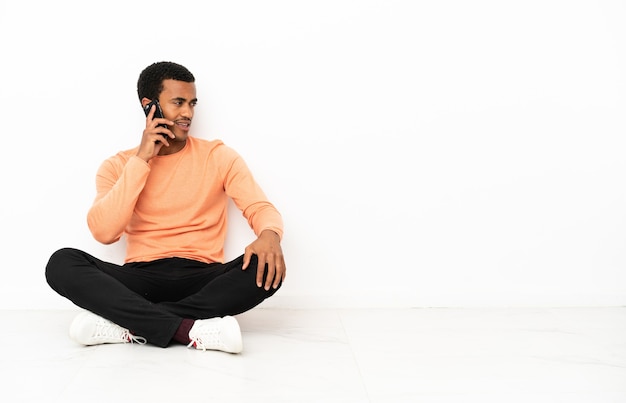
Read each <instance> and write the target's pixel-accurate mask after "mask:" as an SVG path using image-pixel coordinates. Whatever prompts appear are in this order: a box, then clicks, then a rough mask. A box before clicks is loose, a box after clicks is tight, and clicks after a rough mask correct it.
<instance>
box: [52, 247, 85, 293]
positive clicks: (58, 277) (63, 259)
mask: <svg viewBox="0 0 626 403" xmlns="http://www.w3.org/2000/svg"><path fill="white" fill-rule="evenodd" d="M78 255H79V251H78V250H76V249H73V248H62V249H59V250H57V251H56V252H54V253H53V254H52V255H51V256H50V259H48V264H46V281H47V282H48V284H50V285H52V284H53V283H56V282H59V281H62V279H63V278H64V277H66V276H67V272H68V269H69V268H71V267H72V264H71V262H72V261H73V260H75V259H76V256H78Z"/></svg>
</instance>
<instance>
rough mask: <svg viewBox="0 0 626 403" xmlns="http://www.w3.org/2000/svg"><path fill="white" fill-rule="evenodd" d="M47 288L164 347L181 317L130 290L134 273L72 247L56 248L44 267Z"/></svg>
mask: <svg viewBox="0 0 626 403" xmlns="http://www.w3.org/2000/svg"><path fill="white" fill-rule="evenodd" d="M46 280H47V282H48V284H49V285H50V287H52V289H53V290H55V291H56V292H57V293H59V294H60V295H62V296H63V297H65V298H67V299H69V300H70V301H72V302H73V303H74V304H76V305H77V306H79V307H81V308H84V309H86V310H88V311H91V312H93V313H95V314H97V315H100V316H102V317H103V318H106V319H109V320H111V321H113V322H114V323H116V324H118V325H120V326H122V327H124V328H126V329H129V330H130V331H131V332H133V333H135V334H136V335H138V336H142V337H145V338H146V339H147V340H148V342H150V343H151V344H154V345H157V346H160V347H165V346H167V345H168V344H169V342H170V340H171V338H172V336H173V334H174V333H175V332H176V329H177V328H178V326H179V325H180V322H181V320H182V318H181V317H180V316H177V315H175V314H174V313H172V312H169V311H168V310H166V309H164V308H163V307H161V306H158V305H157V304H153V303H152V302H150V301H148V300H146V299H145V298H143V297H142V296H140V295H138V294H137V293H135V292H133V291H131V290H130V289H129V288H128V287H127V286H126V285H125V283H127V282H131V283H132V282H133V281H141V279H138V278H136V277H134V276H133V272H132V271H129V270H126V269H124V268H122V267H121V266H119V265H116V264H113V263H108V262H104V261H102V260H99V259H97V258H95V257H93V256H91V255H90V254H88V253H86V252H83V251H80V250H77V249H72V248H64V249H60V250H58V251H56V252H55V253H54V254H53V255H52V256H51V257H50V260H49V261H48V264H47V266H46Z"/></svg>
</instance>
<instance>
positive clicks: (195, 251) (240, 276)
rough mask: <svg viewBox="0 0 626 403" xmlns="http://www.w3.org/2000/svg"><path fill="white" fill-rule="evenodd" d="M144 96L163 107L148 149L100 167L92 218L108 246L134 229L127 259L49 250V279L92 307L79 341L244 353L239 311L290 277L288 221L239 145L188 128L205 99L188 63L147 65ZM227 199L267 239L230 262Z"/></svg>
mask: <svg viewBox="0 0 626 403" xmlns="http://www.w3.org/2000/svg"><path fill="white" fill-rule="evenodd" d="M137 93H138V96H139V100H140V102H141V104H142V106H143V107H146V106H147V105H149V104H150V103H151V101H154V100H158V104H157V105H152V106H151V107H150V109H149V110H148V113H147V117H146V128H145V130H144V131H143V135H142V138H141V142H140V144H139V146H138V147H136V148H133V149H131V150H126V151H122V152H119V153H118V154H117V155H115V156H113V157H111V158H109V159H107V160H105V161H104V162H103V163H102V165H101V166H100V168H99V170H98V173H97V176H96V188H97V195H96V198H95V201H94V203H93V205H92V207H91V208H90V210H89V212H88V215H87V223H88V225H89V229H90V230H91V232H92V234H93V236H94V238H95V239H96V240H98V241H99V242H102V243H104V244H111V243H114V242H116V241H118V240H120V239H121V238H122V237H123V236H124V238H125V240H126V258H125V261H124V264H123V265H117V264H113V263H110V262H104V261H102V260H99V259H97V258H95V257H93V256H91V255H89V254H87V253H85V252H83V251H80V250H77V249H71V248H64V249H61V250H58V251H56V252H55V253H54V254H53V255H52V256H51V258H50V260H49V262H48V264H47V266H46V279H47V281H48V284H49V285H50V286H51V287H52V288H53V289H54V290H55V291H56V292H58V293H59V294H60V295H62V296H63V297H66V298H68V299H69V300H70V301H72V302H73V303H74V304H76V305H77V306H79V307H81V308H83V309H84V310H85V311H84V312H82V313H80V314H79V315H78V316H77V317H76V318H75V319H74V321H73V322H72V324H71V326H70V337H71V338H72V339H74V340H75V341H77V342H78V343H80V344H84V345H94V344H103V343H127V342H139V343H145V342H148V343H151V344H154V345H156V346H160V347H166V346H168V345H169V344H170V343H172V342H178V343H183V344H186V345H188V346H189V347H191V346H194V347H196V348H198V349H203V350H206V349H212V350H221V351H226V352H230V353H238V352H240V351H241V350H242V339H241V332H240V328H239V325H238V323H237V321H236V319H235V318H234V317H233V315H236V314H239V313H242V312H245V311H247V310H249V309H251V308H253V307H255V306H257V305H258V304H260V303H261V302H262V301H263V300H265V299H266V298H268V297H270V296H271V295H273V294H274V293H275V292H276V290H277V289H278V288H280V286H281V284H282V282H283V280H284V279H285V274H286V267H285V261H284V257H283V252H282V248H281V246H280V241H281V238H282V234H283V223H282V218H281V216H280V214H279V212H278V211H277V210H276V208H275V207H274V206H273V205H272V204H271V203H270V202H269V201H268V200H267V198H266V196H265V194H264V193H263V191H262V190H261V188H260V187H259V185H258V184H257V183H256V182H255V180H254V178H253V176H252V174H251V173H250V171H249V169H248V168H247V166H246V164H245V162H244V161H243V160H242V158H241V157H240V156H239V155H238V154H237V153H236V152H235V151H234V150H232V149H231V148H229V147H227V146H226V145H224V144H223V143H222V142H221V141H219V140H213V141H207V140H203V139H199V138H195V137H192V136H191V135H190V129H191V125H192V122H193V115H194V107H195V106H196V103H197V98H196V87H195V78H194V76H193V75H192V74H191V72H190V71H189V70H187V68H185V67H183V66H181V65H179V64H176V63H172V62H158V63H154V64H152V65H150V66H148V67H146V68H145V69H144V70H143V71H142V72H141V74H140V76H139V80H138V82H137ZM159 107H160V109H159ZM158 112H162V115H163V117H162V118H158V117H155V113H158ZM157 116H158V115H157ZM228 198H231V199H232V200H233V201H234V203H235V205H236V206H237V207H238V208H239V209H241V211H242V213H243V215H244V217H245V218H246V219H247V220H248V223H249V224H250V227H251V228H252V230H253V231H254V232H255V234H256V235H257V239H256V240H255V241H254V242H252V243H251V244H250V245H248V246H247V247H246V248H245V251H244V253H243V255H241V256H240V257H238V258H237V259H235V260H233V261H231V262H226V263H224V262H223V260H224V249H223V248H224V241H225V238H226V229H227V228H226V227H227V226H226V219H227V205H228Z"/></svg>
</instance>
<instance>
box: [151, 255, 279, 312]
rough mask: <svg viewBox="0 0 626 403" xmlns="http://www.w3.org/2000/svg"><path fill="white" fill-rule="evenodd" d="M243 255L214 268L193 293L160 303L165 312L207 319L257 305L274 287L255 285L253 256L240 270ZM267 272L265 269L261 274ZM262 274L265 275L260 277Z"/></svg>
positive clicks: (272, 291)
mask: <svg viewBox="0 0 626 403" xmlns="http://www.w3.org/2000/svg"><path fill="white" fill-rule="evenodd" d="M242 266H243V255H242V256H239V257H238V258H236V259H235V260H233V261H231V262H227V263H224V264H222V265H219V266H217V267H215V268H214V269H213V270H216V271H218V272H219V273H217V275H216V276H215V278H214V279H213V280H211V281H210V282H209V283H208V284H207V285H205V286H204V287H203V288H202V289H200V291H198V292H197V293H195V294H193V295H190V296H189V297H186V298H183V299H181V300H180V301H176V302H161V303H159V304H158V305H161V306H163V307H164V308H165V309H167V310H168V311H170V312H172V313H175V314H176V315H179V316H181V317H184V318H190V319H208V318H214V317H222V316H226V315H237V314H240V313H242V312H245V311H248V310H250V309H252V308H254V307H255V306H257V305H259V304H260V303H261V302H263V301H264V300H265V299H266V298H269V297H271V296H272V295H274V293H275V292H276V291H278V288H280V286H279V287H278V288H277V289H274V288H270V289H269V290H268V291H266V290H265V288H262V287H257V285H256V275H257V256H256V255H253V256H252V259H251V261H250V265H249V266H248V268H247V269H246V270H242V269H241V267H242ZM265 274H266V275H267V272H266V273H265ZM264 277H265V276H264Z"/></svg>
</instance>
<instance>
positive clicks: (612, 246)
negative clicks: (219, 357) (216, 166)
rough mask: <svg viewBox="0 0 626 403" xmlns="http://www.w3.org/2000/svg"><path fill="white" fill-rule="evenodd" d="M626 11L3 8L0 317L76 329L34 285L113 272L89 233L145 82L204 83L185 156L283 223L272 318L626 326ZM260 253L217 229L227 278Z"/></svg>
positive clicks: (599, 4)
mask: <svg viewBox="0 0 626 403" xmlns="http://www.w3.org/2000/svg"><path fill="white" fill-rule="evenodd" d="M624 21H626V3H625V2H624V1H608V0H587V1H566V0H563V1H557V0H541V1H504V2H503V1H487V0H477V1H460V0H459V1H356V0H354V1H347V0H333V1H319V0H316V1H198V2H190V1H150V2H146V1H141V2H140V1H117V0H115V1H107V2H85V1H68V0H57V1H43V0H42V1H28V0H19V1H18V0H11V1H9V0H0V51H1V54H2V56H1V57H2V63H0V78H1V80H2V85H1V89H0V94H1V96H0V111H1V113H2V115H1V121H0V122H1V123H0V124H1V125H2V138H3V142H2V145H3V151H2V157H1V158H0V168H1V170H2V189H3V191H2V198H1V201H0V219H1V225H2V232H3V240H2V241H1V254H2V263H1V269H2V272H1V273H2V274H1V279H2V280H1V281H0V306H1V307H3V308H12V309H19V308H24V309H41V308H67V307H71V304H70V303H69V302H67V301H65V300H64V299H63V298H61V297H59V296H58V295H56V294H55V293H54V292H53V291H52V290H51V289H49V288H48V286H47V284H46V283H45V279H44V268H45V265H46V262H47V259H48V257H49V255H50V254H51V253H52V252H53V251H54V250H56V249H58V248H61V247H64V246H72V247H76V248H80V249H83V250H86V251H88V252H90V253H92V254H94V255H96V256H98V257H100V258H103V259H106V260H110V261H115V262H119V263H121V261H122V259H123V255H124V249H123V247H122V246H121V245H115V246H104V245H100V244H98V243H97V242H95V241H94V240H93V239H92V238H91V235H90V233H89V231H88V229H87V226H86V219H85V218H86V213H87V210H88V208H89V206H90V204H91V202H92V201H93V198H94V196H95V184H94V178H95V172H96V170H97V168H98V166H99V165H100V163H101V162H102V160H104V159H105V158H107V157H109V156H110V155H112V154H114V153H115V152H117V151H119V150H122V149H127V148H131V147H134V146H136V145H137V144H138V142H139V138H140V136H141V131H142V129H143V125H144V117H143V114H142V111H141V108H140V106H139V101H138V99H137V96H136V80H137V77H138V74H139V72H140V71H141V70H142V69H143V68H144V67H146V66H147V65H149V64H151V63H153V62H155V61H161V60H169V61H175V62H178V63H181V64H183V65H185V66H186V67H188V68H189V69H190V70H191V71H192V72H193V73H194V75H195V76H196V85H197V90H198V97H199V99H200V103H199V104H198V107H197V109H196V119H195V123H194V129H193V130H194V132H193V134H195V135H196V136H197V137H202V138H207V139H213V138H220V139H222V140H223V141H224V142H226V143H227V144H228V145H230V146H232V147H233V148H235V149H236V150H237V151H238V152H239V153H240V154H241V155H242V156H243V157H244V159H245V160H246V161H247V162H248V165H249V166H250V167H251V169H252V170H253V172H254V173H255V176H256V178H257V180H258V181H259V182H260V184H261V186H262V187H263V188H264V190H265V191H266V193H267V194H268V196H269V197H270V199H271V200H272V201H273V202H274V204H275V205H276V206H277V207H278V208H279V210H280V211H281V213H282V214H283V218H284V220H285V224H286V228H285V238H284V240H283V248H284V252H285V254H286V259H287V265H288V277H287V281H286V282H285V285H284V287H283V289H281V290H280V291H279V293H278V294H276V296H275V297H274V298H272V299H271V300H268V301H267V302H266V304H269V305H274V306H281V307H341V306H357V307H371V306H385V307H396V306H397V307H406V306H410V307H426V306H443V307H445V306H540V305H550V306H556V305H558V306H575V305H587V306H602V305H624V304H626V270H625V267H626V253H625V249H624V245H625V244H626V214H625V213H624V211H625V206H626V191H625V186H624V185H625V181H624V174H625V169H626V161H625V160H624V147H625V146H626V140H625V138H624V134H625V129H626V119H625V118H626V114H625V111H626V109H625V108H626V24H625V23H624ZM251 240H252V233H251V231H250V230H249V229H247V228H246V224H245V222H243V219H242V218H241V216H240V214H239V213H238V212H235V211H233V212H232V214H231V233H230V236H229V241H228V245H227V257H228V258H234V257H235V256H237V255H239V254H240V253H242V251H243V247H244V246H245V245H246V244H247V243H249V242H250V241H251Z"/></svg>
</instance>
